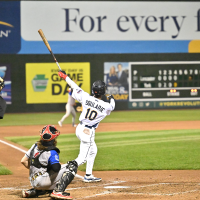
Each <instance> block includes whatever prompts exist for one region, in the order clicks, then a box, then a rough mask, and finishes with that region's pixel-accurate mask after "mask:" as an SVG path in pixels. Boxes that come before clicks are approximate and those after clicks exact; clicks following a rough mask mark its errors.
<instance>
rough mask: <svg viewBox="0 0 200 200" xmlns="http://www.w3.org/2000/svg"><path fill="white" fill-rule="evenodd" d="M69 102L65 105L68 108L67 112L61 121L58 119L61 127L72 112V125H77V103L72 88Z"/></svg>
mask: <svg viewBox="0 0 200 200" xmlns="http://www.w3.org/2000/svg"><path fill="white" fill-rule="evenodd" d="M68 92H69V93H68V102H67V104H66V105H65V109H66V114H65V115H64V116H63V117H62V119H61V120H60V121H58V124H59V126H60V127H62V123H63V122H64V120H65V119H66V118H67V117H69V115H70V113H71V114H72V126H73V127H76V125H75V119H76V111H75V109H74V104H75V99H74V98H73V97H72V89H71V88H70V89H69V91H68Z"/></svg>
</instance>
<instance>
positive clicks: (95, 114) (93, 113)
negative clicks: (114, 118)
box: [85, 108, 97, 121]
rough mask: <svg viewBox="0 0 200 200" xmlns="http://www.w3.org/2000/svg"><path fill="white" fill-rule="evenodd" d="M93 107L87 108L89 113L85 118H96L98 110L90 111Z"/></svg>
mask: <svg viewBox="0 0 200 200" xmlns="http://www.w3.org/2000/svg"><path fill="white" fill-rule="evenodd" d="M90 110H91V109H90V108H88V109H87V113H86V115H85V119H87V118H88V119H89V120H91V121H92V120H94V119H95V118H96V116H97V112H96V111H95V110H92V111H90Z"/></svg>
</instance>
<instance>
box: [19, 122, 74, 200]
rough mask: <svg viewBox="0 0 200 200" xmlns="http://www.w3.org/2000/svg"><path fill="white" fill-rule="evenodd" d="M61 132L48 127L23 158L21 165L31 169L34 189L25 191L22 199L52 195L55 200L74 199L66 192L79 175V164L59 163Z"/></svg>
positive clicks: (30, 177)
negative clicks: (59, 137)
mask: <svg viewBox="0 0 200 200" xmlns="http://www.w3.org/2000/svg"><path fill="white" fill-rule="evenodd" d="M59 135H60V131H59V130H57V128H56V127H55V126H53V125H47V126H45V127H43V129H42V130H41V131H40V137H41V138H40V140H39V141H38V142H37V143H35V144H33V145H32V147H31V148H30V149H29V150H28V151H27V153H26V154H25V156H24V157H23V158H22V160H21V163H22V164H23V165H24V166H25V167H26V168H27V169H29V180H30V182H31V185H32V187H33V188H32V189H30V190H23V191H22V197H24V198H33V197H38V196H40V195H44V194H48V193H49V194H50V196H51V197H53V198H55V199H72V197H71V196H70V194H69V193H67V192H64V191H65V189H66V187H67V186H68V185H69V184H70V183H71V181H72V180H73V179H74V176H75V175H76V173H77V168H78V165H77V162H76V161H69V162H67V164H63V165H61V164H60V163H59V153H60V150H59V149H58V148H57V147H56V144H57V141H56V138H57V137H58V136H59Z"/></svg>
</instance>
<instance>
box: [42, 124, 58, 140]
mask: <svg viewBox="0 0 200 200" xmlns="http://www.w3.org/2000/svg"><path fill="white" fill-rule="evenodd" d="M59 135H60V131H59V130H58V129H57V128H56V127H55V126H54V125H47V126H45V127H44V128H43V129H42V130H41V131H40V137H41V139H42V140H43V141H45V142H49V141H52V140H54V139H55V138H56V137H58V136H59Z"/></svg>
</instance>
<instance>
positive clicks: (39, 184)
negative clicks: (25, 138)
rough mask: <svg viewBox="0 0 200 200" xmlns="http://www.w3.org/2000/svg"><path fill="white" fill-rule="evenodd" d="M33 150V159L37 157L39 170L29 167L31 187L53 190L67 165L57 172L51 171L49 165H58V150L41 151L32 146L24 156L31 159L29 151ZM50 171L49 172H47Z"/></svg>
mask: <svg viewBox="0 0 200 200" xmlns="http://www.w3.org/2000/svg"><path fill="white" fill-rule="evenodd" d="M32 150H33V157H34V158H35V157H37V156H39V155H40V156H39V159H38V160H39V162H40V164H41V167H40V168H37V167H36V166H34V165H31V166H30V170H29V180H30V182H31V185H32V186H33V187H34V188H35V189H38V190H53V189H54V188H55V186H56V183H57V182H58V181H59V180H60V179H61V176H62V174H63V173H64V172H65V171H67V168H66V166H67V164H63V165H61V169H60V171H59V172H54V171H53V170H51V169H50V168H51V165H52V164H55V163H59V154H58V152H57V151H58V150H55V149H54V150H50V151H41V150H39V149H38V148H37V145H35V144H34V145H33V146H32V147H31V148H30V149H29V150H28V151H27V153H26V156H27V157H28V158H29V159H30V158H31V151H32ZM49 169H50V170H49Z"/></svg>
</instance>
